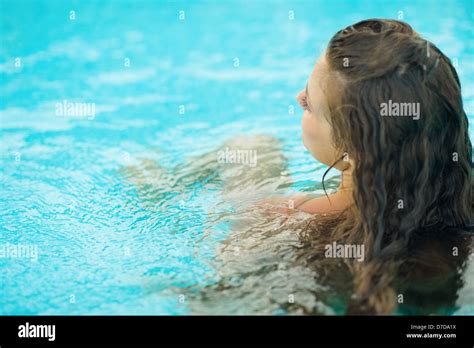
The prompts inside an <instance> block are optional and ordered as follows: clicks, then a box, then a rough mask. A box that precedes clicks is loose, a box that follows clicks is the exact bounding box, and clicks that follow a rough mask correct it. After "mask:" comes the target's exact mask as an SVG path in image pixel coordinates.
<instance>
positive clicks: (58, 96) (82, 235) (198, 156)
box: [0, 0, 474, 315]
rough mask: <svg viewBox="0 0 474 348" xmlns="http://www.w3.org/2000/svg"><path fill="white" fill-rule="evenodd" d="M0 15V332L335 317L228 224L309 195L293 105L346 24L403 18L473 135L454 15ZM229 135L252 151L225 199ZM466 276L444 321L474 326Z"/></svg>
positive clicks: (262, 5)
mask: <svg viewBox="0 0 474 348" xmlns="http://www.w3.org/2000/svg"><path fill="white" fill-rule="evenodd" d="M0 4H1V5H0V6H1V7H0V19H1V26H0V35H1V43H0V44H1V46H0V76H1V82H0V83H1V84H0V98H1V99H0V102H1V105H0V115H1V116H0V145H1V152H0V161H1V162H0V167H1V172H0V179H1V180H0V245H1V246H3V250H4V251H3V257H1V258H0V314H7V315H19V314H189V313H191V314H194V313H205V314H217V313H226V314H286V313H306V312H317V313H323V314H338V313H342V308H343V305H342V304H341V303H338V301H337V299H336V300H335V299H330V298H329V296H328V291H329V290H328V289H327V288H325V287H324V286H322V285H320V284H318V282H317V280H316V279H315V277H314V274H313V273H312V271H311V270H309V269H305V268H304V267H301V266H296V265H293V259H294V256H293V254H292V251H291V248H292V247H294V246H298V245H299V241H298V239H297V238H296V235H295V233H294V231H291V230H279V229H278V228H277V226H278V221H270V222H268V221H264V222H262V221H257V218H256V217H255V216H254V215H252V213H251V212H250V213H249V212H248V211H245V209H242V207H244V206H245V203H246V202H247V200H250V198H249V197H251V194H249V192H250V193H251V192H253V191H257V192H260V193H261V194H264V193H265V192H267V191H271V190H272V189H273V191H276V190H278V191H281V192H290V191H304V190H307V191H308V190H320V181H321V177H322V174H323V172H324V169H325V168H324V167H323V166H322V165H320V164H318V163H317V162H315V161H314V160H313V159H312V158H311V157H310V155H309V154H308V153H307V152H306V150H305V149H304V147H303V146H302V144H301V141H300V109H299V108H298V107H297V106H296V102H295V100H294V96H295V94H296V93H297V92H298V91H299V90H300V89H301V88H303V87H304V84H305V81H306V78H307V76H308V74H309V72H310V71H311V68H312V64H313V63H314V61H315V59H316V57H317V56H318V55H319V54H320V53H321V51H322V50H323V49H324V47H325V45H326V43H327V41H328V40H329V38H330V37H331V36H332V34H334V33H335V32H336V31H337V30H339V29H340V28H342V27H345V26H347V25H348V24H351V23H353V22H356V21H358V20H361V19H365V18H371V17H387V18H398V17H399V16H400V15H403V19H404V20H406V21H407V22H409V23H410V24H411V25H412V26H413V27H414V28H415V29H416V30H418V31H419V32H421V33H422V34H423V35H424V36H425V37H427V38H428V39H430V40H432V41H433V42H434V43H435V44H437V45H438V46H439V47H440V48H441V49H442V50H443V51H444V52H445V53H446V54H447V55H448V56H449V57H451V58H452V59H455V60H456V61H457V65H458V67H457V69H458V72H459V75H460V78H461V81H462V84H463V90H464V101H465V109H466V112H467V113H468V115H469V121H470V125H471V128H470V135H471V137H472V135H473V133H472V122H473V121H474V116H473V106H474V93H473V84H474V70H473V61H474V57H473V42H472V37H473V29H474V24H473V18H472V16H473V5H472V1H469V0H468V1H447V2H439V1H390V2H388V1H358V2H354V3H353V2H349V1H325V2H313V1H256V0H255V1H238V2H237V1H222V2H221V1H196V2H192V3H187V2H179V1H172V2H171V1H159V2H158V1H156V2H152V1H100V2H99V1H80V2H75V1H5V0H0ZM71 11H73V12H71ZM180 11H184V12H180ZM290 11H293V12H290ZM400 11H402V12H400ZM292 14H293V15H294V17H292V16H291V15H292ZM67 102H81V103H90V104H89V105H93V107H94V111H95V112H94V113H93V114H80V113H76V114H73V115H72V114H68V113H67V112H65V111H64V110H62V111H61V110H58V109H60V108H61V106H60V105H59V106H58V103H59V104H63V103H67ZM293 108H294V109H293ZM293 110H294V112H293ZM242 134H264V135H265V137H263V138H257V139H263V142H264V143H266V144H269V145H268V147H266V148H263V149H262V151H261V153H262V154H265V155H266V156H267V160H266V161H267V162H268V167H267V168H266V169H265V170H267V171H266V172H265V173H264V174H263V176H262V177H259V174H260V173H259V172H258V171H256V172H255V173H254V174H255V175H253V176H252V175H250V176H249V178H248V179H247V181H243V182H242V181H239V175H240V173H238V172H237V173H236V172H232V169H231V170H224V171H223V172H222V171H221V172H219V171H220V169H219V168H217V167H216V165H215V152H216V149H217V148H219V147H220V146H222V144H223V143H224V142H225V141H228V139H231V138H233V137H236V136H239V135H242ZM249 139H252V138H249ZM275 139H278V140H275ZM247 141H249V142H250V143H251V142H252V140H244V141H243V142H244V143H247ZM213 156H214V157H213ZM213 160H214V161H213ZM248 170H249V171H251V170H252V169H250V168H249V169H248ZM262 178H264V179H265V180H263V179H262ZM248 219H254V220H255V221H254V227H253V229H252V230H251V232H252V233H250V232H248V231H247V230H244V232H242V233H241V234H239V235H238V236H237V237H235V236H233V237H231V236H230V233H231V232H230V231H231V229H234V230H235V229H237V230H238V228H239V224H241V220H248ZM271 231H278V232H271ZM236 240H237V242H238V243H237V244H235V243H234V244H232V241H233V242H235V241H236ZM236 245H238V247H236ZM19 246H21V247H23V249H22V251H20V252H21V254H20V255H15V254H14V253H13V251H12V250H13V249H14V248H17V249H18V247H19ZM6 250H8V251H6ZM239 255H240V256H242V257H240V258H239V259H235V258H232V257H233V256H239ZM473 273H474V263H473V261H470V263H469V265H468V266H467V268H466V271H465V273H464V278H463V279H464V280H463V285H462V286H461V287H460V289H459V291H458V296H457V299H456V300H455V303H453V306H452V308H450V309H448V310H447V312H449V313H454V314H467V313H470V314H473V313H474V307H473V305H474V274H473ZM216 284H219V286H217V285H216ZM204 289H211V290H206V291H204ZM316 292H317V293H318V295H315V293H316ZM289 294H292V295H294V298H295V302H296V303H297V305H295V306H290V307H289V306H287V305H286V304H287V303H288V296H289Z"/></svg>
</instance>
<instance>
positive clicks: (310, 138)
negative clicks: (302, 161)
mask: <svg viewBox="0 0 474 348" xmlns="http://www.w3.org/2000/svg"><path fill="white" fill-rule="evenodd" d="M301 126H302V138H303V144H304V146H305V147H306V149H308V151H309V152H311V154H312V155H313V157H315V158H316V159H317V160H318V161H320V162H321V163H324V164H329V163H330V164H332V162H333V158H334V153H335V150H334V148H333V146H332V141H331V128H330V126H329V124H328V123H327V121H326V120H320V119H318V117H317V116H314V115H312V114H310V113H309V112H307V111H305V112H304V114H303V117H302V120H301Z"/></svg>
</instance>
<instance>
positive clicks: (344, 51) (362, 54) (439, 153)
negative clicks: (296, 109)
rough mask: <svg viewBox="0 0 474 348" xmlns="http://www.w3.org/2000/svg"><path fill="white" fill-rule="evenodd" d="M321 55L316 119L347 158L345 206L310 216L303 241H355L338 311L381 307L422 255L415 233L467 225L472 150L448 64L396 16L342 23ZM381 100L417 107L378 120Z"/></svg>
mask: <svg viewBox="0 0 474 348" xmlns="http://www.w3.org/2000/svg"><path fill="white" fill-rule="evenodd" d="M325 54H326V59H327V62H328V65H329V68H330V71H331V74H333V76H334V78H333V79H331V82H330V83H329V84H328V86H327V94H328V96H327V97H328V98H327V100H328V105H329V113H328V115H327V116H326V117H327V119H328V121H329V123H330V124H331V126H332V131H333V140H334V144H335V146H336V148H337V149H338V150H339V151H340V152H341V154H343V153H347V154H348V156H349V157H350V158H352V159H353V160H354V163H355V168H354V171H353V174H352V178H353V187H354V189H353V204H352V205H351V206H350V207H348V208H347V209H346V210H345V211H343V212H342V213H341V214H338V215H337V216H336V215H332V216H327V217H324V218H323V217H321V216H318V217H317V218H315V219H314V220H313V222H314V223H312V224H311V225H310V226H311V228H310V229H309V231H310V233H308V234H307V237H308V238H309V240H314V241H315V242H314V248H313V252H314V251H317V250H319V251H321V248H322V247H323V246H324V243H325V242H327V243H332V242H333V241H336V242H339V243H346V244H347V243H348V244H363V245H364V246H365V260H364V261H363V262H358V261H356V260H348V261H347V264H348V266H349V269H350V271H351V272H352V274H353V280H354V285H353V296H352V297H351V299H350V301H349V303H348V306H347V312H348V313H350V314H377V313H378V314H382V313H385V314H386V313H391V312H392V311H393V310H394V309H395V306H396V303H397V301H396V299H397V293H396V292H395V288H394V287H396V283H395V278H396V277H397V276H399V275H400V274H402V273H403V272H404V271H403V270H404V269H405V270H406V268H407V267H409V265H412V263H410V260H413V258H414V257H428V255H429V253H424V254H423V255H424V256H420V255H421V254H420V253H419V252H418V251H419V250H420V248H421V245H422V244H423V242H421V241H420V238H421V236H426V237H427V238H428V239H426V238H425V240H430V239H433V238H437V237H440V238H443V236H444V237H451V236H453V235H454V233H455V232H456V231H458V230H460V229H461V230H463V229H467V228H469V226H471V223H472V222H471V221H470V217H471V211H472V200H471V181H472V178H471V169H472V164H471V151H472V146H471V142H470V139H469V135H468V120H467V117H466V114H465V112H464V110H463V103H462V98H461V86H460V81H459V78H458V75H457V73H456V70H455V69H454V67H453V65H452V64H451V62H450V60H449V59H448V58H447V57H446V56H445V55H444V54H443V53H442V52H441V51H440V50H439V49H438V48H437V47H436V46H435V45H434V44H432V43H431V42H429V41H427V40H425V39H423V38H422V37H421V36H420V35H418V34H417V33H416V32H415V31H414V30H413V29H412V28H411V27H410V26H409V25H408V24H406V23H404V22H400V21H395V20H382V19H372V20H365V21H362V22H359V23H356V24H354V25H352V26H349V27H347V28H345V29H343V30H341V31H339V32H337V33H336V34H335V35H334V37H333V38H332V39H331V40H330V42H329V45H328V47H327V50H326V53H325ZM389 101H391V102H392V103H419V104H418V105H419V112H420V114H419V119H415V118H413V117H382V116H381V105H382V103H388V102H389ZM322 219H323V220H324V219H325V220H324V221H323V220H322ZM321 221H323V223H322V222H321ZM331 222H332V223H331ZM453 230H454V232H453ZM316 241H317V242H316ZM443 243H444V242H443ZM443 243H441V244H440V245H441V246H443V245H444V246H449V247H450V248H451V247H453V246H457V245H458V244H457V242H455V241H453V240H451V243H444V244H443ZM424 244H426V243H424ZM315 249H317V250H315ZM461 249H462V250H461V251H460V252H461V253H463V254H464V255H466V254H467V253H468V252H469V251H468V250H467V249H463V248H461ZM449 251H451V250H449ZM425 262H426V261H425ZM433 262H435V261H434V260H433Z"/></svg>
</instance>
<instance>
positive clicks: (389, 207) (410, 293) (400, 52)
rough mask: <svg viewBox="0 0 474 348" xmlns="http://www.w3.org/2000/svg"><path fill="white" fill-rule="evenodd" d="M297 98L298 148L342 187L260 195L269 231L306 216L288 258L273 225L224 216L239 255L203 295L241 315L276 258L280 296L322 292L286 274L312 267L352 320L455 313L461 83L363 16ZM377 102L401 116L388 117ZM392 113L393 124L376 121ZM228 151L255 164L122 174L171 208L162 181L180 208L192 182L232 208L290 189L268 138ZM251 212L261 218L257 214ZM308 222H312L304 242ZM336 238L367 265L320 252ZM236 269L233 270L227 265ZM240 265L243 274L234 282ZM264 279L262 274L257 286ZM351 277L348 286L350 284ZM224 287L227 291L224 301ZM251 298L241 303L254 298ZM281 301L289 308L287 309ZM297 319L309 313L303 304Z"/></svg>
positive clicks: (467, 183) (426, 52) (467, 238)
mask: <svg viewBox="0 0 474 348" xmlns="http://www.w3.org/2000/svg"><path fill="white" fill-rule="evenodd" d="M297 99H298V101H299V102H300V104H301V106H302V107H303V109H304V113H303V119H302V127H303V142H304V144H305V146H306V147H307V149H308V150H309V151H310V152H311V154H312V155H313V156H314V157H315V158H316V159H317V160H319V161H320V162H322V163H325V164H327V165H328V166H330V167H335V168H337V169H339V170H340V171H341V172H342V180H341V182H340V185H339V189H338V190H337V192H336V193H333V194H330V195H328V196H319V197H315V196H311V195H300V196H294V197H280V198H269V199H266V200H264V201H261V202H260V204H259V205H257V206H260V207H264V211H265V212H268V210H267V209H266V207H267V206H268V205H270V206H271V209H270V211H275V210H276V211H277V212H282V211H283V213H285V214H276V215H273V214H267V217H268V218H269V219H270V220H272V221H274V222H276V223H273V224H272V225H271V226H275V225H276V224H277V223H278V221H280V220H279V218H278V216H280V217H281V216H282V215H283V216H286V213H290V217H291V216H296V215H305V214H296V215H293V214H292V213H295V212H298V211H303V212H306V213H309V214H311V215H310V216H311V217H310V223H309V224H308V223H307V221H303V224H304V226H303V227H301V221H296V223H295V224H293V225H292V221H291V218H288V219H286V221H288V223H287V224H286V226H283V230H285V231H291V232H292V233H291V235H293V236H295V235H298V236H297V237H296V239H298V238H300V239H301V241H303V244H304V245H302V246H300V245H299V241H298V243H295V244H296V245H298V247H297V248H295V250H294V253H293V251H291V252H290V248H291V246H290V247H289V246H288V243H289V242H288V241H289V240H291V237H290V236H289V235H288V234H283V235H281V237H282V242H281V243H282V244H283V245H280V244H278V243H277V242H274V244H272V245H271V246H269V242H268V239H267V238H269V235H272V236H275V237H276V238H277V239H278V237H280V235H279V234H278V233H279V232H278V231H275V232H272V231H268V230H267V229H265V230H263V231H261V230H259V224H261V221H260V220H262V219H261V217H258V218H257V217H255V219H254V220H252V221H253V222H252V221H251V222H250V224H252V223H254V222H255V221H258V223H256V225H257V226H256V228H254V227H250V228H249V227H248V224H247V223H246V222H244V224H247V225H246V226H244V227H243V228H239V226H236V223H235V222H234V223H233V226H232V227H233V230H234V231H233V234H231V236H229V238H228V240H227V241H225V242H224V243H223V245H224V248H226V250H227V249H229V250H234V249H233V247H234V241H238V242H239V244H236V245H238V246H239V253H240V254H241V255H242V256H240V257H239V258H238V262H235V255H234V252H233V251H232V252H228V251H224V252H223V253H222V255H221V257H220V258H221V259H222V260H224V261H225V258H226V257H230V258H231V262H223V264H225V265H226V266H225V267H224V268H225V269H223V270H220V273H222V274H226V276H223V277H222V278H223V280H222V281H221V282H219V283H218V284H216V285H215V286H210V287H207V288H206V289H204V290H202V292H203V293H205V296H204V297H205V298H208V297H209V298H215V299H216V301H219V299H220V298H221V297H222V296H231V295H230V293H233V294H235V296H234V299H233V301H234V302H236V303H240V302H238V301H240V300H241V299H242V301H244V302H242V305H241V307H242V308H245V306H246V305H248V304H247V303H246V302H245V301H246V300H245V298H246V297H245V296H244V295H243V294H245V293H248V291H247V289H248V288H252V289H254V291H262V293H261V294H260V295H259V296H260V297H265V296H266V293H265V291H266V289H264V288H265V287H268V286H270V285H269V284H270V283H268V282H269V281H270V280H269V278H268V277H267V278H264V277H265V273H264V271H263V270H262V269H261V267H260V263H261V260H262V259H263V260H264V261H265V265H266V268H265V269H268V270H267V271H265V272H273V270H274V269H278V270H279V272H282V267H280V266H282V262H283V260H289V261H286V263H285V265H284V266H285V267H288V269H287V276H288V279H290V281H289V283H291V282H292V281H293V279H300V280H299V284H296V285H294V287H293V288H291V289H288V293H295V292H298V290H301V287H303V288H304V293H308V292H312V291H314V292H316V291H317V290H316V289H317V288H318V286H319V285H314V284H313V283H312V282H310V281H309V278H311V277H312V276H311V275H308V276H306V275H305V276H304V277H303V276H300V277H299V278H298V277H297V276H295V274H296V273H297V272H300V271H302V270H303V269H304V270H311V269H314V270H315V272H313V273H314V274H317V280H316V284H325V285H329V287H330V288H331V289H334V290H335V291H334V293H338V294H337V296H338V299H337V301H340V300H339V298H344V299H347V302H348V304H347V307H346V308H347V313H350V314H382V313H385V314H387V313H393V311H394V309H395V307H396V305H397V303H398V304H401V303H403V305H404V306H405V307H407V308H409V310H408V311H409V312H410V311H411V312H410V313H416V314H429V313H439V312H440V311H443V309H442V308H447V309H448V310H447V311H448V312H449V310H452V308H455V302H456V296H457V289H458V288H459V286H460V285H459V284H460V283H461V281H460V277H461V274H462V272H459V270H460V269H461V268H462V267H463V265H465V263H464V262H465V260H466V258H467V255H468V254H469V252H470V248H471V245H472V236H471V234H469V232H467V233H463V231H468V230H469V226H470V225H471V223H472V222H471V221H470V218H471V212H472V207H471V204H472V201H471V151H472V150H471V142H470V140H469V136H468V121H467V117H466V115H465V112H464V110H463V105H462V99H461V87H460V82H459V79H458V76H457V74H456V71H455V69H454V68H453V66H452V65H451V63H450V62H449V59H448V58H447V57H446V56H445V55H444V54H443V53H442V52H441V51H440V50H439V49H438V48H436V46H434V45H433V44H431V43H429V42H427V41H426V40H424V39H423V38H421V37H420V36H419V35H418V34H417V33H415V32H414V31H413V30H412V28H411V27H410V26H409V25H407V24H406V23H403V22H399V21H393V20H367V21H363V22H359V23H357V24H354V25H352V26H350V27H348V28H346V29H344V30H341V31H339V32H338V33H336V35H335V36H334V37H333V38H332V39H331V40H330V42H329V45H328V47H327V49H326V50H325V52H324V53H323V55H322V56H321V57H320V58H319V60H318V61H317V63H316V65H315V67H314V70H313V72H312V73H311V76H310V78H309V80H308V82H307V85H306V86H305V88H304V90H303V91H302V92H301V93H300V94H299V95H298V97H297ZM387 106H390V107H391V108H392V107H394V106H395V107H398V110H396V109H394V110H390V111H391V112H388V113H387V110H386V107H387ZM410 106H413V107H412V108H410ZM392 111H393V112H392ZM401 111H403V112H401ZM407 111H408V112H407ZM410 111H411V113H410ZM389 114H391V115H393V114H395V115H396V114H398V115H400V116H385V115H389ZM226 146H229V147H237V148H239V149H242V148H249V149H252V150H255V149H258V156H259V162H258V163H259V164H258V165H257V166H256V167H246V168H245V171H238V170H237V171H236V170H235V168H234V167H233V166H220V165H219V164H218V163H217V161H216V159H217V157H216V151H212V152H210V153H208V154H205V155H204V156H199V157H197V158H193V159H192V160H190V161H188V162H187V163H185V164H184V165H183V166H184V168H187V169H186V173H189V175H186V176H183V175H182V172H183V171H182V170H180V169H179V168H178V169H177V172H178V173H181V176H182V177H183V178H185V179H186V180H178V181H177V180H176V178H175V175H174V172H173V171H170V172H168V171H166V170H164V169H163V168H161V167H160V166H159V165H158V164H157V163H154V162H153V163H151V164H150V163H149V161H147V162H144V163H143V164H142V166H141V167H137V168H135V167H128V168H126V169H125V170H124V173H126V174H127V176H128V177H130V178H132V179H133V180H134V181H136V182H137V185H138V186H139V188H141V190H143V192H144V194H143V196H144V197H151V198H150V205H152V206H153V207H155V206H156V201H157V200H160V201H163V205H164V207H165V208H166V204H168V203H169V204H172V203H173V201H172V200H169V199H164V198H163V197H161V196H160V195H158V196H156V195H155V194H154V192H162V191H163V190H161V188H163V186H170V185H172V187H173V188H174V189H175V190H176V191H177V195H176V197H178V198H176V199H184V200H185V199H186V197H185V196H183V195H182V194H180V192H186V188H187V187H188V185H194V183H195V181H196V180H201V181H202V182H203V184H204V183H215V184H222V185H223V186H224V189H223V192H222V194H223V196H224V201H226V202H231V203H232V202H233V203H234V205H235V206H237V207H242V206H245V205H246V203H247V202H248V199H249V197H250V196H251V197H253V199H258V197H261V196H262V195H266V196H268V194H269V192H276V190H277V189H279V188H280V187H288V185H289V182H288V180H289V179H288V178H287V177H284V178H283V179H282V178H281V176H280V173H281V172H282V171H285V170H286V159H285V158H284V157H283V155H282V154H280V155H277V154H278V153H279V150H278V149H279V143H278V141H276V140H275V139H272V138H271V137H265V136H260V137H258V136H257V137H256V136H246V137H240V138H234V139H231V140H229V141H228V142H227V143H226V144H224V148H225V147H226ZM147 173H148V174H147ZM150 175H152V176H153V178H154V179H155V180H153V185H148V184H147V183H146V182H142V181H141V179H144V178H147V177H148V176H150ZM188 178H189V179H188ZM188 181H189V182H188ZM266 183H268V184H266ZM157 185H158V186H157ZM251 209H252V211H256V212H258V209H255V206H252V208H251ZM305 219H306V218H305ZM295 220H296V219H295ZM217 221H219V219H217ZM282 221H285V219H283V220H282ZM305 226H308V228H306V229H305V232H304V233H302V234H301V235H300V234H299V231H301V229H302V228H303V229H304V227H305ZM292 227H294V228H292ZM275 229H276V230H278V228H275ZM210 231H211V232H209V233H212V230H210ZM242 231H243V232H242ZM270 232H272V233H270ZM260 235H261V236H260ZM260 237H261V239H262V240H260V242H258V239H257V238H260ZM242 241H246V242H247V244H248V250H255V249H256V248H257V249H256V250H259V252H253V253H250V252H247V251H246V249H245V248H244V247H243V246H242ZM258 243H260V244H258ZM333 243H336V244H337V245H356V246H362V245H363V246H364V249H363V250H364V255H363V258H360V257H357V258H350V257H347V258H343V259H340V258H330V257H326V253H325V251H326V250H325V248H326V246H328V245H333ZM256 244H258V245H256ZM281 249H284V250H285V253H284V254H282V251H281ZM228 254H231V255H230V256H227V255H228ZM294 254H296V258H297V260H303V266H304V267H299V264H295V266H294V267H293V266H291V265H290V264H291V263H292V262H293V259H294ZM254 256H255V260H253V259H252V257H254ZM357 256H359V255H357ZM244 259H245V262H248V264H247V263H245V262H244ZM361 260H362V261H361ZM234 264H235V265H237V266H239V267H236V269H235V270H232V269H229V267H230V266H229V265H234ZM243 264H244V265H245V270H246V274H247V273H250V274H251V275H253V276H252V277H242V275H241V274H240V273H241V272H242V265H243ZM252 265H253V267H252ZM341 266H342V267H341ZM249 269H253V270H254V273H252V272H250V271H249ZM313 273H311V274H313ZM298 274H299V273H298ZM226 279H230V281H228V282H226ZM233 279H245V281H249V282H251V281H252V279H255V282H257V283H258V284H257V283H255V284H253V283H252V284H250V285H249V284H247V283H246V287H245V289H246V290H245V291H243V290H241V289H239V288H238V286H235V285H229V284H233V283H234V281H233ZM261 279H266V280H265V281H264V284H263V285H262V284H261V283H262V281H261ZM271 279H273V278H271ZM302 279H304V280H302ZM350 279H352V281H353V286H350V287H349V288H348V286H347V285H348V284H350ZM273 281H276V280H273ZM305 282H308V283H305ZM303 283H304V284H303ZM289 285H291V286H293V285H292V284H286V286H287V287H288V286H289ZM346 288H348V289H346ZM223 289H227V290H223ZM229 289H235V291H233V292H230V293H229V291H231V290H229ZM264 290H265V291H264ZM224 291H226V292H225V295H223V292H224ZM331 292H332V291H331ZM339 293H344V294H342V295H340V294H339ZM351 295H352V296H351ZM321 296H324V294H321V293H319V292H318V293H316V294H315V297H316V298H317V299H318V300H322V298H321ZM254 298H255V296H252V297H251V298H250V299H249V300H248V301H251V303H254V302H255V301H254ZM281 299H282V297H279V298H278V299H277V300H281ZM297 299H298V296H296V302H295V304H293V305H292V306H293V307H294V306H295V305H296V303H297ZM274 300H275V299H272V301H274ZM283 301H284V299H283ZM224 302H225V301H224ZM323 302H324V301H323ZM338 303H339V302H338ZM282 306H285V308H286V307H288V303H286V305H285V304H282ZM204 307H205V306H204ZM440 308H441V309H440ZM264 310H266V308H262V311H264ZM199 311H202V308H199ZM290 312H291V311H290ZM303 312H304V313H313V309H311V308H305V309H303ZM224 313H226V312H224ZM264 313H266V312H264ZM443 313H445V312H443Z"/></svg>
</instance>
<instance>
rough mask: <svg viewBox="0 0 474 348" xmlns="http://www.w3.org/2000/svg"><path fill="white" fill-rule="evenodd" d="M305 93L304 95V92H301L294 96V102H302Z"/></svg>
mask: <svg viewBox="0 0 474 348" xmlns="http://www.w3.org/2000/svg"><path fill="white" fill-rule="evenodd" d="M305 93H306V92H305V91H304V90H302V91H301V92H299V93H298V94H297V95H296V100H297V101H298V102H301V101H302V100H303V98H304V96H305Z"/></svg>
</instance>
